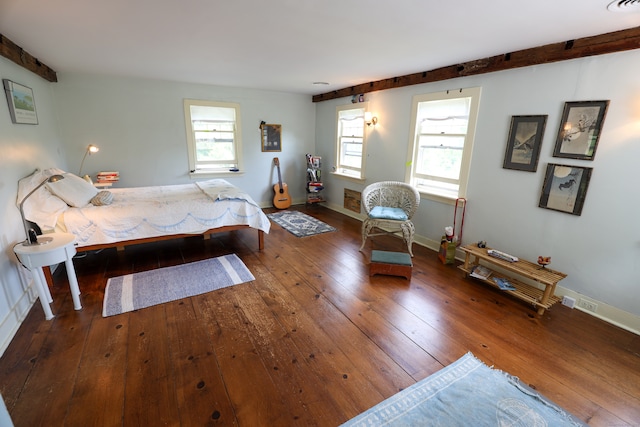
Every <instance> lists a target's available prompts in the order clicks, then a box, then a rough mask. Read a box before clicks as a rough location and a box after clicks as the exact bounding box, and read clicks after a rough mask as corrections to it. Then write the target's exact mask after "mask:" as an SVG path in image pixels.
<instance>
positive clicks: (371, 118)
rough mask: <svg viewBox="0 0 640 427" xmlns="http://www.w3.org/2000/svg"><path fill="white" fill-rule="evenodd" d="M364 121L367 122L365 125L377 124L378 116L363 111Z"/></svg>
mask: <svg viewBox="0 0 640 427" xmlns="http://www.w3.org/2000/svg"><path fill="white" fill-rule="evenodd" d="M364 122H365V123H366V124H367V126H371V125H373V126H374V127H375V125H377V124H378V118H377V117H376V116H374V115H373V114H372V113H370V112H369V111H367V112H366V113H364Z"/></svg>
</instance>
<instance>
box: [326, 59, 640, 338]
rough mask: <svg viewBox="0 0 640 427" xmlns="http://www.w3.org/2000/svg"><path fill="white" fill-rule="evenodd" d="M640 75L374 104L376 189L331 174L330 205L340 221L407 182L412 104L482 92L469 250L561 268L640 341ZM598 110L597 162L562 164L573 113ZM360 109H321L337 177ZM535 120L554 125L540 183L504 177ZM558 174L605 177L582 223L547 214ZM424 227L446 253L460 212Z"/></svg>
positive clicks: (571, 283)
mask: <svg viewBox="0 0 640 427" xmlns="http://www.w3.org/2000/svg"><path fill="white" fill-rule="evenodd" d="M638 66H640V56H639V55H638V52H637V51H631V52H624V53H616V54H611V55H605V56H598V57H592V58H586V59H580V60H573V61H566V62H561V63H555V64H549V65H541V66H535V67H528V68H523V69H517V70H510V71H503V72H498V73H492V74H484V75H480V76H471V77H465V78H459V79H454V80H449V81H445V82H436V83H429V84H424V85H418V86H410V87H405V88H400V89H392V90H386V91H380V92H373V93H370V94H366V95H365V98H366V100H368V101H369V103H370V109H371V111H373V112H376V113H377V114H378V117H379V123H378V125H377V126H376V128H375V129H374V130H368V132H369V133H368V136H369V138H368V142H367V157H366V162H367V163H366V168H367V169H366V177H367V180H366V183H364V184H361V183H355V182H352V181H347V180H345V179H341V178H339V177H337V176H332V175H331V174H328V173H325V175H324V177H325V178H324V179H325V182H326V183H327V184H326V187H327V189H328V190H327V194H328V196H329V199H330V202H331V204H332V206H333V207H334V208H336V209H340V206H342V199H343V189H344V188H350V189H353V190H357V191H360V190H362V189H363V188H364V186H365V185H367V184H369V183H372V182H376V181H382V180H400V181H402V180H403V179H404V170H405V164H406V162H407V150H408V144H409V121H410V117H409V116H410V110H411V99H412V96H413V95H415V94H422V93H430V92H437V91H441V90H446V89H452V90H455V89H458V88H461V87H474V86H481V87H482V96H481V100H480V115H479V119H478V126H477V133H476V139H475V146H474V151H473V160H472V169H471V175H470V182H469V189H468V195H467V199H468V207H467V212H466V218H465V224H464V230H463V243H464V244H467V243H472V242H477V241H478V240H486V241H487V242H488V243H489V245H491V246H492V247H495V248H499V249H501V250H503V251H505V252H508V253H512V254H514V255H517V256H520V257H522V258H525V259H532V260H535V259H536V258H537V256H538V255H548V256H551V257H552V265H551V267H552V268H555V269H557V270H560V271H563V272H565V273H567V274H568V277H567V278H566V279H564V280H563V281H562V282H560V286H561V287H562V289H561V292H562V293H565V294H568V295H571V296H574V297H578V298H579V297H585V298H588V299H592V300H594V301H596V302H597V303H598V304H599V307H598V315H600V316H602V317H605V318H608V320H612V321H613V322H614V323H616V322H617V323H619V324H622V325H623V326H624V327H626V328H628V329H631V330H635V331H636V332H637V331H640V289H639V288H638V286H639V285H640V222H639V221H638V220H637V217H638V212H639V211H640V191H639V190H638V186H637V182H638V176H637V175H636V173H637V168H638V161H639V159H640V141H639V139H640V80H638V78H637V69H638ZM590 100H610V101H611V102H610V105H609V109H608V113H607V116H606V119H605V122H604V127H603V132H602V135H601V138H600V142H599V145H598V149H597V152H596V155H595V159H594V161H584V160H573V159H561V158H554V157H553V156H552V153H553V148H554V145H555V140H556V136H557V132H558V127H559V125H560V119H561V115H562V111H563V107H564V103H565V102H567V101H590ZM349 102H350V98H343V99H339V100H332V101H326V102H322V103H318V106H317V116H316V117H317V118H316V123H317V128H316V151H317V152H318V154H320V155H322V156H324V158H325V159H327V160H326V161H325V167H326V168H327V169H329V168H330V167H331V166H332V163H333V162H332V161H329V159H334V158H335V142H334V141H335V136H334V135H335V134H336V129H335V107H336V106H337V105H344V104H347V103H349ZM535 114H548V120H547V125H546V131H545V135H544V139H543V145H542V151H541V155H540V162H539V165H538V170H537V172H536V173H530V172H521V171H514V170H508V169H503V168H502V162H503V160H504V152H505V147H506V140H507V134H508V132H509V126H510V123H511V116H512V115H535ZM547 163H561V164H567V165H578V166H587V167H593V168H594V170H593V175H592V177H591V182H590V185H589V188H588V191H587V195H586V200H585V205H584V209H583V211H582V215H581V216H574V215H570V214H566V213H562V212H556V211H551V210H547V209H542V208H539V207H538V202H539V197H540V191H541V187H542V183H543V180H544V172H545V169H546V165H547ZM414 222H415V225H416V232H417V233H418V234H419V235H420V238H421V241H422V242H423V243H426V244H427V245H430V246H432V247H437V244H438V243H439V240H440V236H441V235H442V234H443V229H444V227H445V226H447V225H452V223H453V206H452V205H448V204H442V203H437V202H434V201H431V200H428V199H423V200H422V203H421V205H420V207H419V210H418V213H417V215H416V217H415V218H414Z"/></svg>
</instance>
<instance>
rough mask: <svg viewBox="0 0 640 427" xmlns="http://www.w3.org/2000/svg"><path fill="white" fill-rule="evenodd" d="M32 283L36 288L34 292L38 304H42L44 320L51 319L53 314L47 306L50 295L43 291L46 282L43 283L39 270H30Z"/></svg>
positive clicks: (40, 270) (41, 273)
mask: <svg viewBox="0 0 640 427" xmlns="http://www.w3.org/2000/svg"><path fill="white" fill-rule="evenodd" d="M32 273H33V274H32V275H31V276H33V283H34V285H35V287H36V291H37V292H38V297H39V298H40V304H42V310H43V311H44V318H45V319H47V320H51V319H53V317H54V316H53V312H52V311H51V306H50V305H49V298H50V294H49V292H48V291H45V290H44V287H45V286H47V283H46V282H43V281H42V279H43V278H44V273H43V272H42V269H41V268H34V269H33V270H32Z"/></svg>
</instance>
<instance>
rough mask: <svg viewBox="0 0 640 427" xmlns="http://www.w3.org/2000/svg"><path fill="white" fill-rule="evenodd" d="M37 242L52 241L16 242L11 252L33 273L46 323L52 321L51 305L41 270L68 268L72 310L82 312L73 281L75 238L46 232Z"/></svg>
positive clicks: (47, 287) (66, 234)
mask: <svg viewBox="0 0 640 427" xmlns="http://www.w3.org/2000/svg"><path fill="white" fill-rule="evenodd" d="M38 238H39V239H40V240H42V241H43V242H45V241H46V240H45V239H47V240H48V239H51V240H50V241H46V243H42V244H35V245H23V244H22V243H18V244H17V245H15V246H14V247H13V251H14V252H15V254H16V256H17V257H18V259H19V260H20V262H21V263H22V264H23V265H24V266H25V267H26V268H27V269H28V270H29V271H31V273H32V276H33V282H34V285H35V287H36V291H37V292H38V296H39V297H40V303H41V304H42V309H43V310H44V316H45V318H46V319H47V320H51V319H53V312H52V311H51V306H50V305H49V304H50V303H52V302H53V299H52V298H51V292H50V291H49V286H48V285H47V281H46V279H45V277H44V273H43V271H42V267H48V266H50V265H54V264H58V263H61V262H64V263H65V266H66V267H67V277H68V279H69V288H70V290H71V298H72V299H73V308H75V309H76V310H80V309H82V304H81V303H80V287H79V286H78V279H77V278H76V271H75V269H74V268H73V256H74V255H75V254H76V247H75V240H76V237H75V236H74V235H73V234H70V233H49V234H46V235H43V236H38Z"/></svg>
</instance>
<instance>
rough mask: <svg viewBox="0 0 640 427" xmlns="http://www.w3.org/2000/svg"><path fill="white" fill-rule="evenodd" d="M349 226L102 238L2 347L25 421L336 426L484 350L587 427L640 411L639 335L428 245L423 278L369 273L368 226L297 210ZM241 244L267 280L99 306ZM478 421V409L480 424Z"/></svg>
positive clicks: (419, 254) (16, 411)
mask: <svg viewBox="0 0 640 427" xmlns="http://www.w3.org/2000/svg"><path fill="white" fill-rule="evenodd" d="M294 209H299V210H303V211H305V212H307V213H308V214H310V215H312V216H315V217H317V218H319V219H320V220H322V221H324V222H326V223H329V224H331V225H333V226H334V227H336V228H337V229H338V231H337V232H334V233H327V234H322V235H317V236H313V237H307V238H297V237H295V236H293V235H292V234H290V233H288V232H287V231H285V230H284V229H282V228H281V227H280V226H278V225H276V224H273V226H272V229H271V232H270V234H268V235H267V236H265V249H264V250H263V251H258V250H257V237H256V235H255V232H253V231H252V232H249V231H239V232H233V233H226V234H223V235H220V236H216V237H213V238H212V239H209V240H203V239H202V238H201V237H193V238H187V239H180V240H175V241H168V242H159V243H154V244H148V245H139V246H135V247H130V248H127V249H126V250H125V251H124V252H116V251H115V250H104V251H102V252H100V253H91V254H88V255H87V256H86V257H84V258H77V259H75V260H74V264H75V266H76V271H77V275H78V281H79V283H80V288H81V290H82V295H81V299H82V303H83V307H84V308H83V309H82V310H81V311H74V310H73V304H72V300H71V297H70V295H69V292H68V282H67V278H66V272H65V271H64V269H58V271H56V273H55V274H54V280H55V285H54V289H53V290H52V294H53V297H54V303H53V304H52V309H53V312H54V313H55V314H56V317H55V318H54V319H53V320H52V321H46V320H44V316H43V312H42V308H41V306H40V304H39V303H36V304H35V305H34V307H33V308H32V310H31V312H30V313H29V315H28V318H27V319H26V320H25V322H24V323H23V325H22V326H21V328H20V330H19V331H18V333H17V335H16V337H15V338H14V339H13V341H12V343H11V344H10V346H9V348H8V349H7V350H6V351H5V353H4V355H3V357H2V358H1V359H0V375H1V377H0V378H1V379H0V391H1V392H2V395H3V397H4V399H5V403H6V405H7V408H8V410H9V412H10V414H11V417H12V418H13V421H14V423H15V425H16V426H39V425H47V426H61V425H67V426H89V425H93V426H118V425H125V426H156V425H169V426H204V425H239V426H289V425H301V426H337V425H339V424H341V423H343V422H345V421H347V420H348V419H350V418H352V417H354V416H355V415H357V414H359V413H360V412H363V411H365V410H366V409H368V408H369V407H371V406H374V405H375V404H377V403H379V402H380V401H382V400H383V399H385V398H387V397H389V396H391V395H393V394H395V393H397V392H398V391H400V390H402V389H404V388H406V387H407V386H409V385H411V384H413V383H415V382H416V381H419V380H421V379H423V378H425V377H427V376H428V375H430V374H432V373H434V372H436V371H437V370H439V369H441V368H442V367H444V366H446V365H448V364H450V363H452V362H454V361H455V360H457V359H458V358H459V357H461V356H462V355H463V354H465V353H466V352H469V351H471V352H473V353H474V354H475V355H476V356H477V357H478V358H480V359H481V360H482V361H484V362H485V363H486V364H487V365H489V366H495V367H496V368H498V369H501V370H504V371H507V372H509V373H511V374H512V375H515V376H517V377H519V378H520V379H521V380H522V381H524V382H525V383H527V384H530V385H531V386H532V387H534V388H535V389H537V390H538V391H539V392H541V393H542V394H544V395H546V396H547V397H548V398H550V399H551V400H553V401H555V402H556V403H557V404H559V405H560V406H562V407H564V408H565V409H566V410H568V411H570V412H572V413H573V414H575V415H576V416H578V417H579V418H581V419H583V420H585V421H586V422H588V423H589V424H590V425H594V426H595V425H597V426H625V425H640V337H638V336H637V335H634V334H631V333H629V332H626V331H624V330H621V329H619V328H617V327H614V326H612V325H609V324H607V323H604V322H602V321H600V320H598V319H596V318H594V317H592V316H589V315H587V314H585V313H582V312H580V311H578V310H571V309H569V308H567V307H564V306H561V305H555V306H554V307H553V308H552V310H550V311H548V312H547V313H545V314H544V315H543V316H541V317H539V316H537V315H536V314H535V311H534V310H533V309H532V308H531V307H529V306H527V305H525V304H523V303H522V302H520V301H518V300H515V299H513V298H510V297H509V296H508V295H504V294H501V293H500V291H497V290H494V289H492V288H489V287H486V286H485V285H483V284H481V283H479V282H476V281H474V280H471V279H464V278H463V276H462V272H460V271H459V270H458V269H457V268H455V267H454V266H451V265H443V264H442V263H441V262H440V261H439V260H438V258H437V254H436V253H435V252H433V251H431V250H429V249H426V248H424V247H420V246H418V245H414V253H415V258H414V267H413V277H412V279H411V281H407V280H405V279H403V278H397V277H391V276H379V275H377V276H374V277H369V276H368V259H369V256H370V253H371V250H372V249H381V250H398V251H402V250H403V244H402V242H401V240H399V239H395V238H392V237H376V238H374V239H373V240H369V241H368V242H367V245H366V247H365V251H364V252H363V253H361V252H359V251H358V248H359V247H360V222H359V221H357V220H354V219H351V218H349V217H347V216H344V215H341V214H339V213H336V212H333V211H331V210H328V209H326V208H323V207H320V206H314V207H310V208H305V207H303V206H297V207H294ZM229 253H236V254H238V256H239V257H240V258H241V259H242V260H243V261H244V263H245V264H246V265H247V267H248V268H249V269H250V270H251V272H252V273H253V274H254V276H255V277H256V280H255V281H252V282H249V283H244V284H241V285H237V286H233V287H230V288H225V289H221V290H218V291H214V292H211V293H208V294H205V295H200V296H196V297H192V298H187V299H184V300H180V301H176V302H172V303H167V304H163V305H160V306H155V307H150V308H146V309H142V310H139V311H135V312H130V313H125V314H121V315H118V316H113V317H108V318H103V317H102V312H101V311H102V298H103V295H104V287H105V285H106V281H107V278H109V277H113V276H119V275H123V274H128V273H132V272H137V271H143V270H149V269H154V268H159V267H165V266H169V265H175V264H181V263H186V262H191V261H196V260H200V259H205V258H210V257H215V256H220V255H225V254H229ZM470 424H471V425H472V424H473V422H472V420H470Z"/></svg>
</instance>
